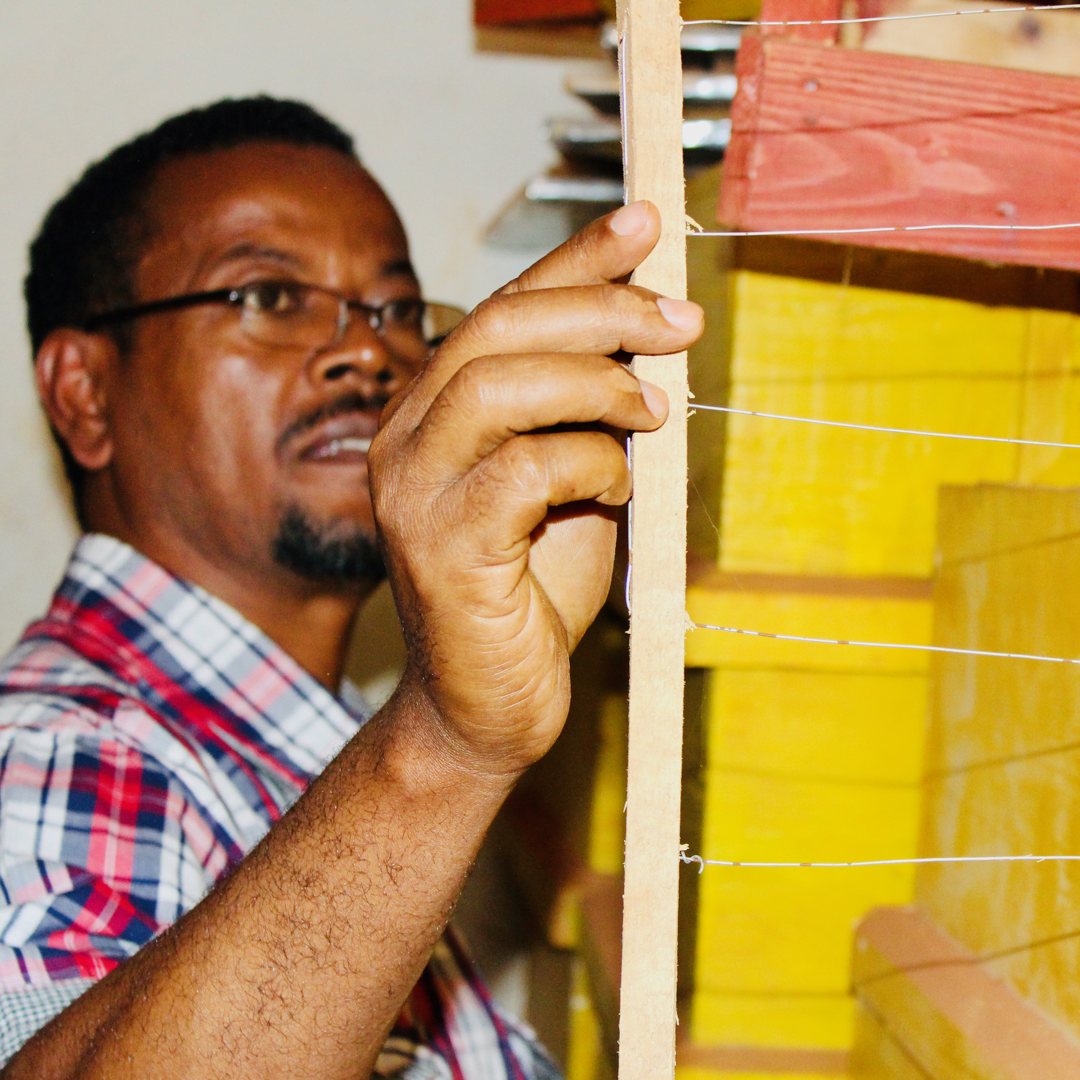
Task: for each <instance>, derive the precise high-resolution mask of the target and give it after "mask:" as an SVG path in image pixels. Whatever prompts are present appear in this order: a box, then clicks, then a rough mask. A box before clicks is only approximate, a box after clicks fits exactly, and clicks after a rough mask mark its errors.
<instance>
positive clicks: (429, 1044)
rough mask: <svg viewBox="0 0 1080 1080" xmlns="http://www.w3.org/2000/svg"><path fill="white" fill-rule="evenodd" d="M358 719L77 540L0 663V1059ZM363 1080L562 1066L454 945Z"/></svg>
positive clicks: (352, 708)
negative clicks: (50, 595)
mask: <svg viewBox="0 0 1080 1080" xmlns="http://www.w3.org/2000/svg"><path fill="white" fill-rule="evenodd" d="M347 693H348V692H346V696H347ZM362 722H363V712H362V707H360V706H359V702H358V700H353V701H346V700H345V698H342V699H338V698H335V697H334V696H333V695H331V694H330V693H328V692H327V691H326V689H325V688H324V687H323V686H321V685H320V684H319V683H318V682H317V681H316V680H315V679H313V678H312V677H311V676H310V675H309V674H308V673H307V672H305V671H304V670H303V669H302V668H300V666H299V665H298V664H297V663H296V662H295V661H294V660H292V659H291V658H290V657H289V656H288V655H286V654H285V653H283V652H282V651H281V650H280V649H279V648H277V646H275V645H274V644H273V643H272V642H271V641H270V640H269V639H268V638H267V637H266V636H265V635H264V634H263V633H262V632H261V631H260V630H258V629H257V628H256V627H254V626H252V625H251V624H250V623H249V622H247V621H246V620H245V619H244V618H243V617H242V616H241V615H239V614H238V613H237V612H236V611H234V610H233V609H232V608H230V607H228V606H227V605H226V604H224V603H222V602H221V601H219V600H217V599H216V598H214V597H212V596H210V595H208V594H207V593H206V592H204V591H203V590H202V589H199V588H198V587H196V586H193V585H190V584H188V583H185V582H183V581H180V580H178V579H177V578H175V577H173V576H172V575H171V574H169V573H167V572H166V571H165V570H163V569H162V568H161V567H159V566H157V565H155V564H154V563H151V562H150V561H149V560H147V559H145V558H144V557H142V556H141V555H139V554H138V553H137V552H135V551H133V550H132V549H131V548H129V547H127V546H126V545H124V544H122V543H120V542H119V541H117V540H114V539H112V538H109V537H105V536H87V537H84V538H83V539H82V540H81V541H80V543H79V544H78V546H77V547H76V549H75V552H74V554H73V555H72V559H71V562H70V563H69V565H68V569H67V573H66V575H65V577H64V580H63V581H62V583H61V585H60V588H59V589H58V590H57V593H56V596H55V597H54V599H53V603H52V606H51V608H50V610H49V613H48V614H47V615H46V616H45V618H44V619H42V620H41V621H40V622H38V623H35V624H33V625H31V626H30V627H29V628H28V629H27V631H26V633H25V634H24V635H23V638H22V640H21V641H20V642H19V644H18V645H17V646H16V648H15V649H14V651H13V652H12V653H11V654H10V655H9V656H8V657H7V659H6V660H5V661H4V662H3V664H2V665H0V1061H3V1060H6V1059H7V1058H8V1057H10V1056H11V1055H12V1054H13V1053H14V1052H15V1050H17V1049H18V1047H19V1046H21V1045H22V1043H23V1042H24V1041H25V1040H26V1039H27V1038H29V1036H30V1035H31V1034H32V1033H33V1032H34V1031H35V1030H36V1029H37V1028H38V1027H40V1026H41V1025H42V1024H44V1023H45V1022H46V1021H48V1020H49V1019H50V1018H51V1017H52V1016H53V1015H55V1014H56V1013H58V1012H59V1011H60V1010H61V1009H63V1008H64V1007H65V1006H66V1005H67V1004H69V1003H70V1002H71V1001H73V1000H74V999H75V998H76V997H78V996H79V994H81V993H82V992H83V991H84V990H85V989H86V988H87V987H89V986H90V985H92V984H93V982H94V981H95V980H96V979H100V978H101V977H102V976H103V975H106V974H107V973H108V972H110V971H111V970H112V969H113V968H114V967H116V966H117V965H118V964H120V963H121V962H122V961H123V960H124V959H126V958H127V957H129V956H131V955H132V954H134V953H135V952H137V951H138V950H139V949H140V948H141V947H142V946H143V945H145V944H146V943H147V942H148V941H150V940H151V939H152V938H153V937H154V936H155V935H157V934H159V933H160V932H161V931H162V930H164V929H165V928H166V927H167V926H169V925H170V924H171V923H173V922H175V921H176V920H177V919H178V918H179V917H180V916H181V915H183V914H184V912H186V911H188V910H189V909H190V908H191V907H193V906H194V905H195V904H196V903H198V901H199V900H200V899H201V898H202V897H203V896H204V895H205V893H206V892H207V890H208V889H209V888H210V887H211V886H212V885H213V884H214V882H216V881H217V880H218V879H219V878H220V877H221V876H222V875H223V874H224V873H226V872H227V871H228V870H229V869H230V868H231V867H233V866H235V864H236V863H237V862H238V861H239V860H240V859H242V858H243V857H244V855H245V854H246V853H247V852H248V851H250V850H251V848H252V847H253V846H254V845H255V844H256V843H257V842H258V840H259V839H260V838H261V837H262V836H263V834H264V833H265V832H266V831H267V829H268V828H269V827H270V826H271V825H272V824H273V823H274V822H275V821H277V820H278V818H280V817H281V815H282V814H283V813H284V812H285V811H286V810H287V809H288V808H289V806H291V805H292V803H293V802H295V800H296V799H297V798H298V797H299V796H300V795H301V793H302V792H303V791H304V789H305V787H306V786H307V785H308V783H310V781H311V780H312V779H313V778H314V777H315V776H316V775H317V774H318V773H319V772H320V771H321V769H322V768H323V767H324V766H325V765H326V763H327V762H328V761H329V760H330V759H331V758H332V757H333V756H334V755H335V754H336V753H337V752H338V750H340V748H341V747H342V746H343V745H344V743H345V742H346V741H347V740H348V739H349V737H350V736H352V735H353V734H355V732H356V731H358V730H359V728H360V726H361V724H362ZM375 1075H376V1076H379V1077H388V1076H397V1077H403V1078H408V1080H421V1078H423V1080H428V1078H430V1080H474V1078H476V1080H480V1078H482V1080H534V1078H535V1080H542V1078H548V1077H555V1076H557V1073H556V1071H555V1070H554V1067H553V1066H552V1065H551V1063H550V1062H549V1061H548V1059H547V1058H546V1056H545V1055H544V1053H543V1051H542V1050H541V1049H540V1048H539V1047H538V1046H537V1044H536V1042H535V1040H534V1039H533V1038H532V1036H531V1034H530V1033H529V1032H527V1031H526V1030H525V1029H524V1028H521V1027H519V1026H518V1025H516V1024H514V1023H512V1022H511V1021H509V1020H507V1019H505V1018H504V1017H502V1016H501V1015H500V1014H499V1013H498V1012H497V1011H496V1009H495V1008H494V1006H493V1005H492V1003H491V1001H490V999H489V997H488V994H487V991H486V990H485V988H484V987H483V985H482V983H481V982H480V980H479V979H478V977H477V976H476V974H475V973H474V972H473V970H472V968H471V966H470V964H469V962H468V960H467V959H466V957H465V956H464V954H463V953H462V951H461V949H460V947H459V946H458V944H457V943H456V942H455V941H454V940H453V938H452V937H451V936H449V935H448V936H447V937H446V938H445V939H444V940H443V941H442V942H440V944H439V945H438V947H437V948H436V950H435V952H434V954H433V956H432V959H431V961H430V963H429V964H428V967H427V969H426V971H425V973H424V975H423V977H422V978H421V980H420V982H419V983H418V984H417V986H416V988H415V990H414V991H413V993H412V995H411V996H410V998H409V1000H408V1001H407V1002H406V1004H405V1007H404V1009H403V1011H402V1014H401V1017H400V1019H399V1022H398V1024H397V1025H396V1026H395V1028H394V1030H393V1032H392V1033H391V1036H390V1038H389V1040H388V1041H387V1043H386V1046H385V1048H384V1051H383V1053H382V1055H381V1056H380V1058H379V1062H378V1066H377V1068H376V1073H375Z"/></svg>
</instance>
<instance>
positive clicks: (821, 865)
mask: <svg viewBox="0 0 1080 1080" xmlns="http://www.w3.org/2000/svg"><path fill="white" fill-rule="evenodd" d="M679 861H680V862H681V863H684V864H686V865H689V864H691V863H696V864H697V867H698V873H699V874H703V873H704V872H705V867H706V866H723V867H728V868H735V869H740V870H845V869H850V868H859V867H869V866H928V865H941V864H948V865H957V864H968V863H1018V862H1022V863H1044V862H1049V863H1061V862H1080V855H932V856H924V857H922V858H912V859H852V860H847V861H842V862H839V861H838V862H808V861H802V860H800V861H798V862H763V861H753V860H746V859H705V858H702V856H700V855H689V854H687V851H686V847H685V845H684V846H683V848H681V849H680V850H679Z"/></svg>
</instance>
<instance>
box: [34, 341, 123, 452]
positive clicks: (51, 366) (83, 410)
mask: <svg viewBox="0 0 1080 1080" xmlns="http://www.w3.org/2000/svg"><path fill="white" fill-rule="evenodd" d="M118 359H119V357H118V355H117V349H116V343H115V342H114V341H113V340H112V338H110V337H109V336H108V335H106V334H90V333H87V332H86V331H83V330H75V329H71V328H67V327H64V328H61V329H59V330H54V331H53V332H52V333H51V334H49V336H48V337H47V338H46V339H45V340H44V341H43V342H42V344H41V348H40V349H38V354H37V357H36V359H35V361H34V374H35V381H36V383H37V392H38V397H39V398H40V399H41V404H42V406H43V407H44V409H45V413H46V415H47V416H48V418H49V423H50V424H52V426H53V428H54V429H55V431H56V433H57V434H58V435H59V436H60V438H61V439H63V441H64V442H65V443H66V444H67V447H68V450H70V451H71V456H72V457H73V458H74V459H75V460H76V461H77V462H78V463H79V465H81V466H82V467H83V468H84V469H86V470H88V471H90V472H93V471H95V470H97V469H102V468H104V467H105V466H106V465H108V464H109V462H110V461H111V460H112V452H113V442H112V433H111V431H110V430H109V422H108V408H107V394H106V388H107V385H108V374H109V372H110V370H111V369H112V367H113V366H114V365H115V364H116V363H117V361H118Z"/></svg>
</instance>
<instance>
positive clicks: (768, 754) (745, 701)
mask: <svg viewBox="0 0 1080 1080" xmlns="http://www.w3.org/2000/svg"><path fill="white" fill-rule="evenodd" d="M708 678H709V683H708V690H707V693H706V727H707V731H708V736H707V739H706V742H707V752H708V764H709V765H710V766H711V767H713V768H720V767H724V766H726V767H728V768H733V769H755V770H761V771H765V772H767V773H769V774H771V775H773V776H788V777H798V776H803V777H818V778H819V779H822V780H840V779H848V780H859V781H862V782H868V781H871V782H872V781H877V782H893V783H908V784H914V783H916V782H917V781H918V780H919V778H920V776H921V773H922V763H923V741H924V731H925V724H924V722H923V718H924V717H925V715H926V690H927V685H926V678H925V677H924V676H922V675H904V674H900V675H893V674H862V673H860V672H831V671H791V670H786V669H779V670H778V669H775V668H762V669H760V670H742V669H739V670H732V669H725V670H719V671H714V672H710V674H709V676H708Z"/></svg>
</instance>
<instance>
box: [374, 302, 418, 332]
mask: <svg viewBox="0 0 1080 1080" xmlns="http://www.w3.org/2000/svg"><path fill="white" fill-rule="evenodd" d="M425 306H426V305H425V304H424V301H423V300H421V299H419V298H418V297H415V296H407V297H402V298H401V299H399V300H389V301H387V303H385V304H383V306H382V309H381V310H382V320H383V324H384V325H385V326H391V327H394V328H395V329H397V328H401V329H407V330H419V329H420V327H421V325H422V323H423V321H424V308H425Z"/></svg>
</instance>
